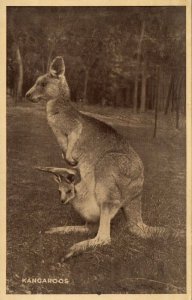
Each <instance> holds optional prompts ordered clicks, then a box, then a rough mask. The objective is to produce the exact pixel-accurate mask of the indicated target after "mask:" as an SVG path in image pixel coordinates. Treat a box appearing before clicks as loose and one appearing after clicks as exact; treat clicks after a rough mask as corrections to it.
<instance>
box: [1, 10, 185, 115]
mask: <svg viewBox="0 0 192 300" xmlns="http://www.w3.org/2000/svg"><path fill="white" fill-rule="evenodd" d="M143 24H144V28H145V29H144V35H143V37H142V41H140V44H141V45H140V48H141V49H140V50H138V42H139V40H140V39H141V36H140V34H141V27H142V26H143ZM7 33H8V53H7V54H8V68H7V70H8V71H7V72H8V86H9V88H10V89H13V88H14V82H15V81H16V78H17V77H18V66H17V65H18V63H17V61H16V58H15V51H14V45H15V44H17V45H18V46H19V48H20V52H21V57H22V61H23V69H24V83H23V94H25V92H26V90H28V88H29V87H30V86H31V85H32V84H33V82H34V80H35V78H36V77H37V76H38V75H39V74H42V73H45V72H46V71H47V70H48V67H49V64H50V61H51V59H52V58H53V57H54V56H56V55H62V56H64V58H65V63H66V74H67V77H68V81H69V84H70V88H71V92H72V98H73V100H74V101H79V100H81V99H82V100H86V101H87V102H88V103H100V104H103V105H105V104H110V105H118V106H119V105H123V106H129V107H131V106H132V105H133V90H134V82H135V80H136V79H135V72H137V73H138V74H137V75H138V76H137V80H138V87H137V88H138V91H137V93H136V98H137V99H138V106H139V105H141V101H142V99H141V97H145V98H146V96H147V97H148V102H147V101H146V103H144V106H146V108H147V109H148V108H154V107H155V102H154V101H155V96H154V95H153V94H154V93H153V92H152V91H151V90H153V89H157V86H158V85H161V84H162V83H161V82H159V79H158V78H157V77H156V69H157V67H158V68H160V72H166V74H167V76H168V77H170V76H171V75H172V74H173V73H174V74H179V72H180V71H182V72H183V70H185V9H184V8H182V7H115V8H113V7H9V8H8V32H7ZM138 51H140V53H138ZM138 55H139V57H138ZM144 62H145V63H146V76H145V77H146V78H144V80H145V81H146V83H144V84H145V85H146V92H145V90H144V92H143V93H144V94H143V93H142V96H141V92H140V85H141V82H142V80H143V79H142V72H143V63H144ZM177 76H179V75H177ZM164 86H165V89H166V93H167V94H168V89H169V81H168V82H166V79H165V84H164ZM182 88H183V89H184V85H183V86H182V87H181V89H182ZM145 93H146V95H145ZM155 94H157V93H156V92H155ZM179 94H180V97H181V94H182V95H183V94H184V93H182V92H181V91H179ZM122 99H124V100H122ZM183 102H184V100H183ZM159 103H160V104H159V107H160V108H161V109H164V104H162V103H161V99H160V101H159ZM184 105H185V103H183V106H184Z"/></svg>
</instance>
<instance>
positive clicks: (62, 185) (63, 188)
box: [36, 167, 81, 204]
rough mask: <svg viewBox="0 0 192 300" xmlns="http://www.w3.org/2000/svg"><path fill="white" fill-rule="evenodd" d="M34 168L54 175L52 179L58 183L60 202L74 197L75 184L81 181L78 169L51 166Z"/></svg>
mask: <svg viewBox="0 0 192 300" xmlns="http://www.w3.org/2000/svg"><path fill="white" fill-rule="evenodd" d="M36 169H37V170H40V171H43V172H49V173H52V174H53V175H54V180H55V181H56V182H57V183H58V185H59V186H58V190H59V194H60V200H61V203H64V204H66V203H68V202H69V201H70V200H72V199H74V198H75V196H76V190H75V185H76V184H77V183H79V182H80V181H81V177H80V173H79V170H77V169H66V168H53V167H36Z"/></svg>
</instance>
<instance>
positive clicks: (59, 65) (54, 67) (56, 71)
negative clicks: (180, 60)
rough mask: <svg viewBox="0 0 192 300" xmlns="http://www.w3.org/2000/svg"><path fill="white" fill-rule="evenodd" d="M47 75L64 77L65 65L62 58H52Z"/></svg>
mask: <svg viewBox="0 0 192 300" xmlns="http://www.w3.org/2000/svg"><path fill="white" fill-rule="evenodd" d="M49 73H50V74H51V75H52V76H53V77H59V76H62V75H64V73H65V64H64V60H63V58H62V56H57V57H56V58H54V60H53V61H52V63H51V65H50V68H49Z"/></svg>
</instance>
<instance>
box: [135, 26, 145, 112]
mask: <svg viewBox="0 0 192 300" xmlns="http://www.w3.org/2000/svg"><path fill="white" fill-rule="evenodd" d="M144 32H145V23H144V22H142V25H141V34H140V37H139V41H138V47H137V61H136V69H135V83H134V96H133V112H134V113H137V100H138V83H139V67H140V62H141V45H142V41H143V37H144Z"/></svg>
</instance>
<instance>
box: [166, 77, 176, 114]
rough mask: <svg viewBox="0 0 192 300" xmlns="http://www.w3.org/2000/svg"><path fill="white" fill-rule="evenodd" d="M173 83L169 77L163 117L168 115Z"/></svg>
mask: <svg viewBox="0 0 192 300" xmlns="http://www.w3.org/2000/svg"><path fill="white" fill-rule="evenodd" d="M173 82H174V79H173V76H171V80H170V85H169V90H168V95H167V100H166V104H165V115H167V113H168V109H169V105H170V102H171V96H173V95H172V94H173Z"/></svg>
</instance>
